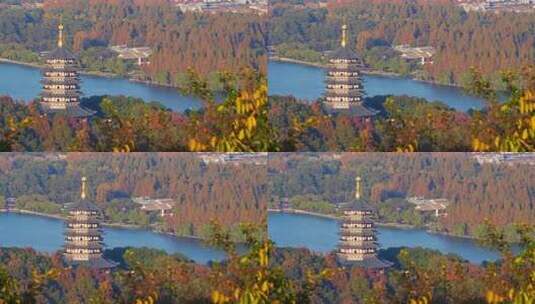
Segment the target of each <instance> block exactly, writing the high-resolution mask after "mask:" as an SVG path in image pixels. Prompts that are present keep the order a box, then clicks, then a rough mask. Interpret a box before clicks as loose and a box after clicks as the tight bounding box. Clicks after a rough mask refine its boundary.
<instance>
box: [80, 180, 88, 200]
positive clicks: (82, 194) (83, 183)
mask: <svg viewBox="0 0 535 304" xmlns="http://www.w3.org/2000/svg"><path fill="white" fill-rule="evenodd" d="M86 183H87V178H86V177H85V176H84V177H82V191H81V192H80V198H81V199H85V197H86V194H85V191H86V190H85V189H86V187H85V185H86Z"/></svg>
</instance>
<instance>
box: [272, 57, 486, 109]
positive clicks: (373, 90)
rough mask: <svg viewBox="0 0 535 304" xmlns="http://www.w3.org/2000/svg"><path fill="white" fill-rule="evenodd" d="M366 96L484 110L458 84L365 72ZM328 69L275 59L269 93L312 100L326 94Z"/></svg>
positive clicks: (481, 101) (478, 100) (482, 105)
mask: <svg viewBox="0 0 535 304" xmlns="http://www.w3.org/2000/svg"><path fill="white" fill-rule="evenodd" d="M362 78H363V86H364V91H365V96H364V97H365V98H368V97H374V96H409V97H415V98H422V99H425V100H426V101H427V102H435V101H438V102H441V103H443V104H445V105H447V106H448V107H451V108H452V109H455V110H457V111H463V112H466V111H469V110H471V109H476V110H479V109H483V108H484V107H485V104H486V102H485V100H484V99H483V98H479V97H475V96H472V95H468V94H467V93H466V92H465V91H464V90H462V89H460V88H458V87H452V86H443V85H437V84H432V83H427V82H423V81H417V80H411V79H408V78H401V77H395V76H391V75H389V76H383V75H364V76H363V77H362ZM325 81H326V73H325V69H324V68H321V67H318V66H313V65H305V64H301V63H294V62H282V61H275V60H272V61H270V62H269V63H268V88H269V95H271V96H273V95H281V96H293V97H295V98H296V99H299V100H303V101H304V102H307V103H312V102H314V101H316V100H318V99H319V98H321V97H322V96H324V94H325Z"/></svg>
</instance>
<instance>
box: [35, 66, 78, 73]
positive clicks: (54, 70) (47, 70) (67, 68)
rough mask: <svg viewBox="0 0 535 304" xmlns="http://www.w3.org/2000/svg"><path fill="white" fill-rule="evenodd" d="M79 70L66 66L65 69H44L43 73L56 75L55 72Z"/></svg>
mask: <svg viewBox="0 0 535 304" xmlns="http://www.w3.org/2000/svg"><path fill="white" fill-rule="evenodd" d="M78 71H79V69H78V68H76V67H74V66H66V67H63V68H57V69H56V68H53V67H46V68H43V73H55V72H78Z"/></svg>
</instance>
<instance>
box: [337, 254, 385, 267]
mask: <svg viewBox="0 0 535 304" xmlns="http://www.w3.org/2000/svg"><path fill="white" fill-rule="evenodd" d="M340 262H341V263H342V264H345V265H347V266H352V267H353V266H354V267H362V268H368V269H374V268H379V269H381V268H388V267H391V266H392V265H394V264H393V263H392V262H389V261H385V260H381V259H379V258H377V257H375V256H372V257H369V258H365V259H363V260H361V261H348V260H341V261H340Z"/></svg>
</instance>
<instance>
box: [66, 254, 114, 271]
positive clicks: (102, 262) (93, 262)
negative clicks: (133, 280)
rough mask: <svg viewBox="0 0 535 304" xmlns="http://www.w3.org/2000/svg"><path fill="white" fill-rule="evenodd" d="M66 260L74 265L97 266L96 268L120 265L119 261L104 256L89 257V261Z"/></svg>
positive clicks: (109, 267)
mask: <svg viewBox="0 0 535 304" xmlns="http://www.w3.org/2000/svg"><path fill="white" fill-rule="evenodd" d="M66 260H67V263H68V264H70V265H71V266H74V267H77V266H86V267H89V268H96V269H111V268H115V267H117V266H118V265H119V263H116V262H113V261H109V260H107V259H105V258H103V257H99V258H94V259H89V260H88V261H73V260H69V259H66Z"/></svg>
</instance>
